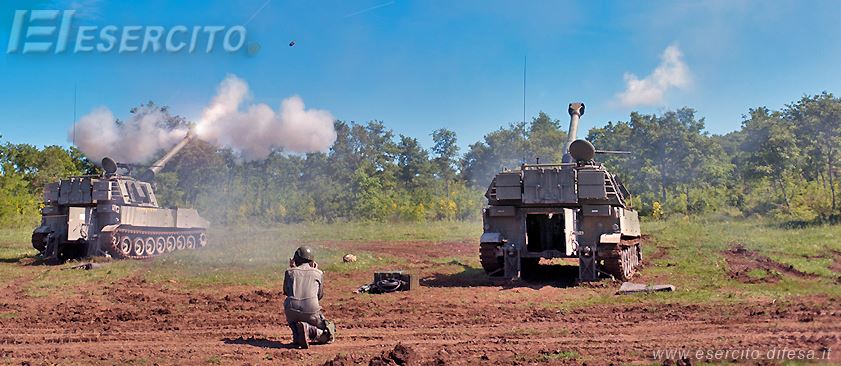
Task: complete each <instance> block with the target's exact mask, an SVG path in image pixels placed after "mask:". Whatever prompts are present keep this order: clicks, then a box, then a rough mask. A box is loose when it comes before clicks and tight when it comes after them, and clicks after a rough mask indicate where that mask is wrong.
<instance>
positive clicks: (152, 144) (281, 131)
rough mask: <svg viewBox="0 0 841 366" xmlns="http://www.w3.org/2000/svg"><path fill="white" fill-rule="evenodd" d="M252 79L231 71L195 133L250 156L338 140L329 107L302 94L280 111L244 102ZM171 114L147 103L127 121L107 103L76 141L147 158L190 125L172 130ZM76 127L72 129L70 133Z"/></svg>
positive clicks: (120, 155) (86, 147) (121, 157)
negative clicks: (308, 104)
mask: <svg viewBox="0 0 841 366" xmlns="http://www.w3.org/2000/svg"><path fill="white" fill-rule="evenodd" d="M248 94H249V91H248V84H246V83H245V81H243V80H242V79H240V78H238V77H236V76H234V75H229V76H228V77H227V78H226V79H225V80H223V81H222V83H220V84H219V87H218V89H217V93H216V96H214V97H213V99H212V100H211V102H210V104H209V105H207V106H206V107H205V108H204V110H203V112H202V116H201V119H200V120H199V121H198V123H196V125H195V128H194V131H195V134H196V137H198V138H200V139H202V140H205V141H208V142H211V143H214V144H217V145H220V146H225V147H230V148H231V149H234V150H236V151H238V152H240V153H241V155H242V157H243V158H244V159H246V160H257V159H262V158H265V157H266V156H268V155H269V154H270V153H271V152H272V151H273V150H275V149H278V148H279V149H283V151H286V152H293V153H306V152H316V151H327V150H328V149H329V148H330V146H331V145H333V142H334V141H336V131H335V129H334V128H333V121H334V118H333V116H332V115H331V114H330V112H327V111H323V110H318V109H306V108H305V107H304V101H303V100H302V99H301V98H300V97H298V96H292V97H289V98H286V99H284V100H283V101H282V102H281V104H280V108H279V109H278V111H277V112H276V111H275V110H273V109H272V108H271V107H270V106H268V105H266V104H262V103H258V104H248V105H246V106H244V108H243V110H240V107H243V104H244V102H245V99H246V97H247V96H248ZM165 119H166V115H165V114H164V113H162V112H161V111H160V110H158V109H155V108H148V107H142V108H140V109H138V111H137V112H136V113H134V114H133V116H132V118H131V119H130V120H128V121H122V122H121V123H117V119H116V118H115V117H114V114H113V113H112V112H111V111H110V110H108V109H107V108H105V107H100V108H97V109H94V110H93V111H91V112H90V113H88V114H87V115H85V116H83V117H82V118H81V119H80V120H79V122H78V123H77V124H76V126H75V137H76V138H75V144H76V146H77V147H78V148H79V150H81V151H82V152H83V153H85V155H87V156H88V158H90V159H91V160H93V161H99V160H100V159H102V158H103V157H105V156H109V157H111V158H114V159H115V160H117V161H119V162H125V163H147V162H149V161H150V160H151V159H152V158H154V157H155V156H156V155H157V154H158V153H159V152H160V151H161V150H166V149H169V148H171V147H172V146H174V145H175V144H176V143H178V141H180V140H181V139H182V138H184V136H185V135H186V134H187V130H186V129H175V130H170V129H167V128H165V127H164V126H163V124H162V123H161V122H163V121H164V120H165ZM73 134H74V131H73V130H71V131H69V135H70V137H72V135H73Z"/></svg>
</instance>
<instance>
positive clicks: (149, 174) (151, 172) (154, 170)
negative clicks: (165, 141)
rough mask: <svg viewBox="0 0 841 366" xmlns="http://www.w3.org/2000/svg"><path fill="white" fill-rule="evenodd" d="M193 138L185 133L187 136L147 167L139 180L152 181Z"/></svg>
mask: <svg viewBox="0 0 841 366" xmlns="http://www.w3.org/2000/svg"><path fill="white" fill-rule="evenodd" d="M193 138H194V136H193V132H192V131H190V132H187V136H184V139H183V140H181V141H180V142H179V143H177V144H176V145H175V146H173V147H172V149H170V150H169V151H168V152H167V153H166V154H164V156H163V157H161V158H160V159H158V161H156V162H154V163H152V165H151V166H149V169H146V171H145V172H143V174H141V175H140V177H139V179H140V180H142V181H145V182H151V181H153V180H154V179H155V175H157V174H158V173H160V172H161V170H162V169H163V168H164V166H165V165H166V163H168V162H169V161H170V160H172V157H174V156H175V154H178V152H179V151H181V149H183V148H184V146H187V144H188V143H190V141H192V140H193Z"/></svg>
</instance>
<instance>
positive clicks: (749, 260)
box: [724, 243, 817, 283]
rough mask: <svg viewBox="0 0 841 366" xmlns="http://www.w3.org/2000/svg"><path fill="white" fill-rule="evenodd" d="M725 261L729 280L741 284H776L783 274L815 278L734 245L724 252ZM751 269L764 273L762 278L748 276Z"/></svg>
mask: <svg viewBox="0 0 841 366" xmlns="http://www.w3.org/2000/svg"><path fill="white" fill-rule="evenodd" d="M724 258H725V259H726V260H727V273H728V274H729V275H730V278H732V279H735V280H737V281H739V282H743V283H760V282H778V281H779V280H780V278H782V275H783V274H786V275H790V276H795V277H800V278H816V277H817V276H815V275H813V274H810V273H805V272H801V271H799V270H797V269H796V268H794V267H792V266H790V265H785V264H782V263H779V262H775V261H774V260H772V259H771V258H768V257H766V256H764V255H761V254H759V253H757V252H755V251H752V250H749V249H747V248H745V247H744V246H743V245H741V244H738V243H735V244H732V245H731V246H730V249H728V250H726V251H725V252H724ZM753 269H760V270H763V271H764V272H765V275H764V276H762V277H753V276H750V275H749V274H748V272H750V271H751V270H753Z"/></svg>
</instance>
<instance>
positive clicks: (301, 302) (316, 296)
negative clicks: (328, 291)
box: [283, 263, 332, 344]
mask: <svg viewBox="0 0 841 366" xmlns="http://www.w3.org/2000/svg"><path fill="white" fill-rule="evenodd" d="M322 277H323V273H322V272H321V270H319V269H317V268H314V267H313V266H312V264H310V263H304V264H301V265H298V266H295V267H292V268H289V269H287V270H286V275H285V277H284V278H283V294H284V295H286V300H285V301H284V302H283V308H284V313H285V314H286V321H287V322H288V324H289V328H291V329H292V338H293V341H294V342H295V343H296V344H302V342H301V339H300V337H301V336H305V337H307V338H308V339H309V340H310V341H311V342H315V343H328V342H330V341H331V340H332V339H331V338H332V337H331V334H330V333H329V332H327V331H326V330H327V323H326V319H324V315H323V314H322V313H321V306H320V305H319V304H318V300H320V299H321V298H322V297H323V296H324V287H323V285H322V283H323V279H322ZM299 322H300V323H302V324H303V326H304V333H305V334H298V330H297V323H299Z"/></svg>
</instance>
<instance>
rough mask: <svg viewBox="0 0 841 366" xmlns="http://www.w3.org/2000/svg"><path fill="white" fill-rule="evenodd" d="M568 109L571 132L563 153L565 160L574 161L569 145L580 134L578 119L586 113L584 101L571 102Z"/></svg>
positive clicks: (566, 161)
mask: <svg viewBox="0 0 841 366" xmlns="http://www.w3.org/2000/svg"><path fill="white" fill-rule="evenodd" d="M567 111H568V112H569V132H568V133H567V142H566V143H565V144H564V147H563V150H562V153H563V162H564V163H572V162H574V161H573V159H572V157H571V156H569V145H570V144H572V142H573V141H575V140H576V138H577V136H578V121H579V120H580V119H581V115H583V114H584V103H581V102H578V103H570V104H569V109H567Z"/></svg>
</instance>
